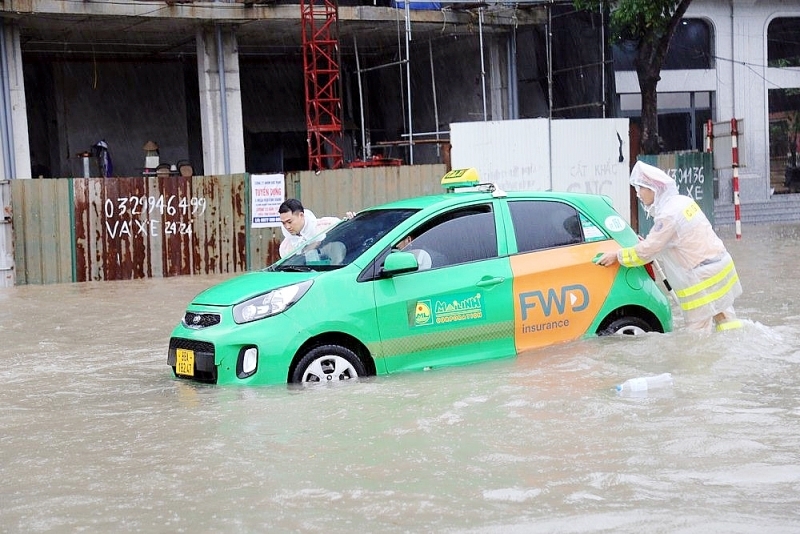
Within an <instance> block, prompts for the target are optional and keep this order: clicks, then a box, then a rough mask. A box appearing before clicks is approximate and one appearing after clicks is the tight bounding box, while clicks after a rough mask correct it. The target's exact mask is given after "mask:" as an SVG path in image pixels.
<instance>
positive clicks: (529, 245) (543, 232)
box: [508, 200, 584, 252]
mask: <svg viewBox="0 0 800 534" xmlns="http://www.w3.org/2000/svg"><path fill="white" fill-rule="evenodd" d="M508 208H509V211H510V212H511V222H512V224H513V225H514V233H515V235H516V240H517V251H518V252H531V251H533V250H542V249H546V248H553V247H561V246H566V245H573V244H575V243H582V242H583V241H584V237H583V226H582V224H581V217H580V215H579V214H578V211H577V210H576V209H575V208H573V207H572V206H570V205H568V204H564V203H563V202H553V201H542V200H520V201H513V202H509V203H508Z"/></svg>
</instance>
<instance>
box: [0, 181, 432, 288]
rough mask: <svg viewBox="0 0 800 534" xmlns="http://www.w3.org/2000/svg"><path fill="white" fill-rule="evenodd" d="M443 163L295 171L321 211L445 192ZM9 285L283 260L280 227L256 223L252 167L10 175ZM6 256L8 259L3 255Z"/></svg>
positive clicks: (302, 194)
mask: <svg viewBox="0 0 800 534" xmlns="http://www.w3.org/2000/svg"><path fill="white" fill-rule="evenodd" d="M445 172H446V169H445V166H444V165H420V166H410V167H373V168H365V169H346V170H336V171H323V172H320V173H319V174H316V173H314V172H310V171H307V172H300V173H290V174H287V175H286V177H285V183H286V196H287V197H295V198H299V199H300V200H301V201H302V202H303V204H304V206H306V207H308V208H310V209H312V211H314V213H315V214H317V215H318V216H327V215H336V216H340V217H341V216H343V215H344V214H345V213H346V212H347V211H350V210H353V211H357V210H359V209H362V208H365V207H369V206H372V205H375V204H380V203H383V202H387V201H390V200H395V199H398V198H406V197H409V196H415V195H422V194H431V193H435V192H438V191H439V190H440V189H439V180H440V179H441V176H442V175H443V174H444V173H445ZM10 189H11V194H10V196H11V209H10V213H9V216H10V221H11V225H10V226H12V227H13V258H14V264H15V265H14V270H13V274H14V276H13V277H11V276H10V277H9V278H10V279H11V280H13V281H11V282H9V283H8V284H6V285H11V284H13V283H16V284H50V283H63V282H83V281H92V280H130V279H135V278H149V277H164V276H178V275H194V274H216V273H235V272H244V271H246V270H251V269H260V268H262V267H265V266H267V265H269V264H270V263H272V262H274V261H275V260H277V259H278V246H279V244H280V238H281V232H280V228H250V224H249V221H250V179H249V175H248V174H236V175H226V176H194V177H132V178H60V179H35V180H11V183H10ZM0 260H2V258H0Z"/></svg>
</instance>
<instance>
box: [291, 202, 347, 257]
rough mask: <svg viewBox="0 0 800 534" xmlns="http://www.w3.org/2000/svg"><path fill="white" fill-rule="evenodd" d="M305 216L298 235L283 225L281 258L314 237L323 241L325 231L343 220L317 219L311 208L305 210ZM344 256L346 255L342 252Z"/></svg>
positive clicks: (335, 218) (333, 218) (332, 218)
mask: <svg viewBox="0 0 800 534" xmlns="http://www.w3.org/2000/svg"><path fill="white" fill-rule="evenodd" d="M303 216H304V219H305V224H304V225H303V229H302V230H300V233H299V234H297V235H294V234H291V233H289V230H287V229H286V228H285V227H284V226H281V232H282V233H283V241H281V246H280V249H279V252H280V256H281V258H283V257H285V256H288V255H289V253H290V252H292V251H293V250H295V249H296V248H298V247H299V246H300V245H302V244H304V243H306V242H308V241H309V240H310V239H311V238H312V237H315V236H316V238H317V239H316V241H322V240H323V239H324V238H325V234H324V233H323V232H327V231H328V229H329V228H331V227H333V226H334V225H336V224H337V223H339V222H341V219H339V218H338V217H321V218H319V219H317V217H316V216H315V215H314V213H313V212H312V211H311V210H309V209H304V210H303ZM318 234H319V235H318ZM342 256H344V255H343V254H342ZM340 261H341V260H340ZM337 263H338V262H337Z"/></svg>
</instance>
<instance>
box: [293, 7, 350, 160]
mask: <svg viewBox="0 0 800 534" xmlns="http://www.w3.org/2000/svg"><path fill="white" fill-rule="evenodd" d="M300 9H301V24H302V29H303V30H302V39H303V42H302V48H303V70H304V73H305V96H306V105H305V107H306V130H307V135H308V137H307V141H308V166H309V169H310V170H321V169H339V168H341V167H342V166H343V165H344V155H343V153H342V146H341V145H342V130H343V128H342V101H341V99H340V97H339V94H340V91H339V83H340V81H339V80H340V78H339V76H340V74H339V59H338V57H339V40H338V36H337V25H338V7H337V3H336V0H301V1H300Z"/></svg>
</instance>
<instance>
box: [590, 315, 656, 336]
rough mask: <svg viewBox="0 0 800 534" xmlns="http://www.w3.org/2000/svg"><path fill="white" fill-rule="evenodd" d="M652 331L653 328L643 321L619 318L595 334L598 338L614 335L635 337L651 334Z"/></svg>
mask: <svg viewBox="0 0 800 534" xmlns="http://www.w3.org/2000/svg"><path fill="white" fill-rule="evenodd" d="M652 330H653V328H652V327H651V326H650V325H649V324H648V323H647V321H645V320H644V319H640V318H638V317H620V318H619V319H615V320H614V321H612V322H611V324H609V325H608V326H607V327H606V328H604V329H602V330H601V331H600V332H598V333H597V334H598V335H600V336H611V335H614V334H622V335H626V336H636V335H639V334H644V333H646V332H652Z"/></svg>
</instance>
